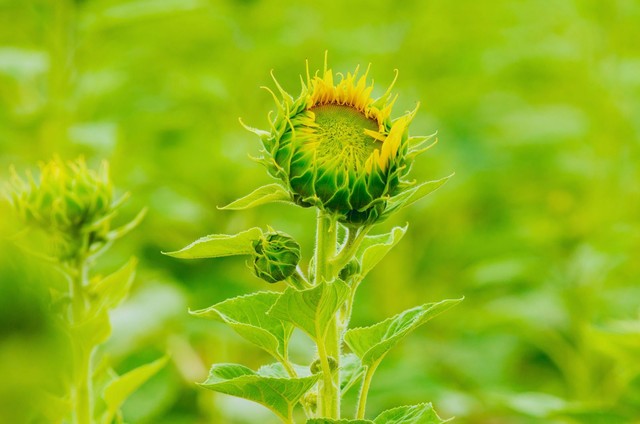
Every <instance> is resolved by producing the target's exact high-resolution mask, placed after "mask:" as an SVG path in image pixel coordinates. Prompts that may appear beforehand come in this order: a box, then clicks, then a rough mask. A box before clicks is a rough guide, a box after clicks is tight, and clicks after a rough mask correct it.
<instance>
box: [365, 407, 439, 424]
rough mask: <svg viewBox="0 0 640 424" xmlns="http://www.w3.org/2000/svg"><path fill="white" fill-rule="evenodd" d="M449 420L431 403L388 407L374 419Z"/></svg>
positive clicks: (404, 423) (421, 423) (389, 422)
mask: <svg viewBox="0 0 640 424" xmlns="http://www.w3.org/2000/svg"><path fill="white" fill-rule="evenodd" d="M447 421H449V420H443V419H442V418H440V417H439V416H438V414H436V411H434V410H433V406H431V404H430V403H421V404H420V405H412V406H399V407H397V408H393V409H388V410H386V411H384V412H383V413H382V414H380V415H378V416H377V417H376V419H375V420H373V422H374V424H442V423H445V422H447Z"/></svg>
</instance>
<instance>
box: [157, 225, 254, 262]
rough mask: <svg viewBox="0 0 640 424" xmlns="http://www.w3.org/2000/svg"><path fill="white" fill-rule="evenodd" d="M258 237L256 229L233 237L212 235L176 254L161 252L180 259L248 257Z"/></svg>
mask: <svg viewBox="0 0 640 424" xmlns="http://www.w3.org/2000/svg"><path fill="white" fill-rule="evenodd" d="M260 237H262V230H261V229H260V228H258V227H254V228H251V229H250V230H246V231H242V232H240V233H238V234H233V235H228V234H212V235H209V236H206V237H202V238H201V239H198V240H196V241H194V242H193V243H191V244H190V245H188V246H187V247H185V248H183V249H180V250H178V251H176V252H163V254H165V255H168V256H172V257H174V258H182V259H196V258H220V257H223V256H234V255H250V254H252V253H253V246H252V243H253V242H254V241H255V240H257V239H259V238H260Z"/></svg>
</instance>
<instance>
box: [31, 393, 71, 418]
mask: <svg viewBox="0 0 640 424" xmlns="http://www.w3.org/2000/svg"><path fill="white" fill-rule="evenodd" d="M38 396H41V397H42V399H43V402H42V408H41V410H40V413H42V416H43V417H44V418H46V419H47V421H48V422H51V423H59V422H61V421H62V420H63V419H64V417H65V416H66V415H67V414H68V413H69V412H71V409H72V404H71V401H70V400H69V399H64V398H61V397H59V396H54V395H52V394H50V393H48V392H45V391H43V392H41V393H38Z"/></svg>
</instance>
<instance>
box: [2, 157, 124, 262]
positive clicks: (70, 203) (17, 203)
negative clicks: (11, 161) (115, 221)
mask: <svg viewBox="0 0 640 424" xmlns="http://www.w3.org/2000/svg"><path fill="white" fill-rule="evenodd" d="M12 172H13V175H12V181H11V199H12V203H13V206H14V208H15V210H16V211H17V213H18V216H19V217H20V219H21V220H22V221H24V223H25V224H27V225H29V226H34V227H39V228H41V229H43V230H44V231H45V232H47V233H49V234H50V235H51V236H52V238H53V241H54V248H55V252H54V254H55V255H56V256H57V257H58V258H59V259H63V260H64V259H70V258H73V257H75V256H77V255H78V254H81V253H82V252H88V251H89V249H90V248H91V247H92V246H95V245H97V244H103V243H105V242H106V240H107V234H108V232H109V229H110V220H109V218H110V216H111V215H112V209H113V207H112V200H113V188H112V186H111V183H110V182H109V175H108V169H107V164H106V162H105V163H103V164H102V166H101V168H100V170H99V171H98V172H96V171H93V170H91V169H88V168H87V165H86V163H85V162H84V160H82V159H78V160H76V161H73V162H63V161H62V160H60V159H53V160H51V161H50V162H48V163H45V164H41V165H40V175H39V178H37V179H36V178H34V177H33V175H32V174H31V173H27V179H26V181H25V180H23V179H21V178H20V177H19V176H18V175H17V173H16V172H15V171H12Z"/></svg>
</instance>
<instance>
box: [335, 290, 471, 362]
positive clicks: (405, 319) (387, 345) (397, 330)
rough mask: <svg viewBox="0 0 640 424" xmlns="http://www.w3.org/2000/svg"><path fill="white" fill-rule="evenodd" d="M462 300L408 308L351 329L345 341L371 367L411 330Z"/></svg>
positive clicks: (448, 300) (345, 336) (346, 334)
mask: <svg viewBox="0 0 640 424" xmlns="http://www.w3.org/2000/svg"><path fill="white" fill-rule="evenodd" d="M461 301H462V299H447V300H443V301H441V302H438V303H427V304H425V305H422V306H418V307H415V308H412V309H408V310H406V311H404V312H402V313H400V314H398V315H396V316H394V317H391V318H388V319H386V320H384V321H382V322H380V323H378V324H375V325H372V326H370V327H361V328H354V329H351V330H348V331H347V332H346V333H345V335H344V341H345V343H347V345H348V346H349V348H351V350H352V351H353V352H354V353H355V354H356V355H358V357H359V358H360V359H361V360H362V364H363V365H364V366H368V367H370V366H372V365H374V364H375V363H377V362H378V361H379V360H381V359H382V358H383V357H384V355H386V354H387V352H388V351H389V350H390V349H391V348H392V347H394V346H395V345H396V344H398V342H399V341H400V340H402V339H403V338H404V337H405V336H407V335H408V334H409V333H410V332H411V331H413V330H415V329H416V328H418V327H419V326H421V325H422V324H424V323H425V322H427V321H429V320H430V319H431V318H433V317H435V316H436V315H438V314H440V313H441V312H444V311H446V310H447V309H449V308H451V307H452V306H455V305H457V304H458V303H460V302H461Z"/></svg>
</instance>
